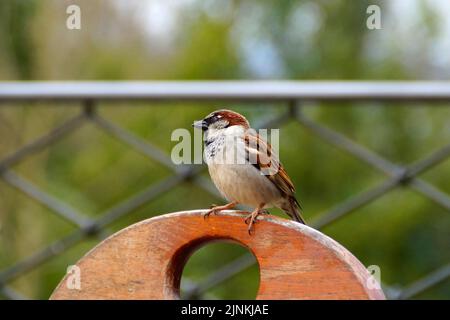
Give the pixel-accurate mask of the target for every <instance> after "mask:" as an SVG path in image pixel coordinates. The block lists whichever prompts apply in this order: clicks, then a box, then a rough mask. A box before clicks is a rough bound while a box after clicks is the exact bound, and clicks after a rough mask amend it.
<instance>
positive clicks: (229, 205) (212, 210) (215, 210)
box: [203, 202, 237, 219]
mask: <svg viewBox="0 0 450 320" xmlns="http://www.w3.org/2000/svg"><path fill="white" fill-rule="evenodd" d="M236 205H237V202H230V203H227V204H225V205H223V206H216V205H214V204H213V205H212V206H211V207H210V209H209V210H208V211H207V212H206V213H204V214H203V218H204V219H206V218H207V217H208V216H209V215H210V214H211V213H214V214H217V213H218V212H220V211H222V210H227V209H233V208H234V207H235V206H236Z"/></svg>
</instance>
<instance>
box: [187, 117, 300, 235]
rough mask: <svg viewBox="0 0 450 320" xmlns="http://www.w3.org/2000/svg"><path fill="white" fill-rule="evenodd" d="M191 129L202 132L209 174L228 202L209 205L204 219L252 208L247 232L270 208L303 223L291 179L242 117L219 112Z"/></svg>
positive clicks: (247, 218)
mask: <svg viewBox="0 0 450 320" xmlns="http://www.w3.org/2000/svg"><path fill="white" fill-rule="evenodd" d="M193 126H194V127H195V128H198V129H201V130H203V131H204V144H205V149H204V158H205V162H206V164H207V165H208V169H209V173H210V175H211V178H212V181H213V182H214V184H215V185H216V187H217V188H218V189H219V191H220V192H221V194H222V195H223V196H224V197H225V198H226V199H227V200H228V201H230V202H229V203H228V204H226V205H222V206H212V207H211V209H210V210H209V211H208V212H207V213H206V214H205V217H206V216H208V215H210V214H211V213H214V214H216V213H217V212H219V211H221V210H226V209H232V208H234V207H235V206H236V205H237V204H244V205H248V206H251V207H254V208H255V209H254V211H253V212H252V213H251V214H249V215H248V216H247V217H246V219H245V223H246V224H248V232H249V233H251V230H252V227H253V224H254V223H255V221H256V218H257V217H258V215H259V214H262V213H267V211H266V210H264V209H265V208H271V207H278V208H281V209H282V210H283V211H284V212H285V213H286V214H287V215H289V216H290V217H291V218H292V219H293V220H295V221H298V222H300V223H303V224H305V221H304V220H303V218H302V216H301V215H300V209H301V207H300V204H299V203H298V201H297V200H296V198H295V195H294V191H295V189H294V185H293V184H292V181H291V179H290V178H289V176H288V175H287V173H286V171H285V170H284V168H283V167H282V165H281V163H280V162H279V160H278V159H277V156H276V155H275V154H273V153H272V148H271V145H270V144H269V143H267V142H266V141H265V140H264V139H262V138H261V137H260V136H259V135H258V134H257V133H256V131H255V130H253V129H251V128H250V124H249V122H248V121H247V119H246V118H245V117H244V116H242V115H241V114H239V113H237V112H234V111H230V110H218V111H214V112H212V113H211V114H209V115H208V116H206V117H205V118H204V119H203V120H199V121H196V122H194V123H193Z"/></svg>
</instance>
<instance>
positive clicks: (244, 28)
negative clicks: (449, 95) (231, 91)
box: [0, 0, 450, 299]
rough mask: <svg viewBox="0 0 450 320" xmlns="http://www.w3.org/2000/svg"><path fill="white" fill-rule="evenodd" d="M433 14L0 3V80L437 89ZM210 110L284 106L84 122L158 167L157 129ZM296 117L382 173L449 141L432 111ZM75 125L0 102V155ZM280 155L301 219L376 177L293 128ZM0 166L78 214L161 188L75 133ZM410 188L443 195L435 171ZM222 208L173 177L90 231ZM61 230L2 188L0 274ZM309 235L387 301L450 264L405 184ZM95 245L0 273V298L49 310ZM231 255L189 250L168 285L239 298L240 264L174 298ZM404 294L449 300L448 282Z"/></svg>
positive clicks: (55, 114)
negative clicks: (420, 85) (425, 85)
mask: <svg viewBox="0 0 450 320" xmlns="http://www.w3.org/2000/svg"><path fill="white" fill-rule="evenodd" d="M70 4H77V5H79V6H80V8H81V23H82V24H81V25H82V28H81V30H68V29H67V28H66V19H67V14H66V8H67V6H68V5H70ZM370 4H378V5H379V6H380V8H381V23H382V29H380V30H369V29H368V28H367V27H366V19H367V17H368V14H367V13H366V9H367V7H368V6H369V5H370ZM449 10H450V2H448V1H447V0H434V1H432V0H429V1H419V0H396V1H343V0H334V1H325V0H323V1H275V0H273V1H272V0H264V1H261V0H259V1H257V0H247V1H237V0H236V1H227V0H178V1H175V0H164V1H162V0H160V1H157V0H146V1H142V0H139V1H138V0H128V1H124V0H122V1H120V0H108V1H106V0H103V1H102V0H86V1H79V0H73V1H60V0H40V1H37V0H34V1H33V0H27V1H24V0H2V1H0V80H2V81H12V80H14V81H15V80H18V81H24V80H26V81H29V80H53V81H60V80H240V79H245V80H263V79H271V80H273V79H279V80H281V79H288V80H450V54H449V52H450V19H449V18H448V12H450V11H449ZM0 86H1V83H0ZM62 106H63V107H62ZM221 107H228V108H231V109H233V110H236V111H238V112H242V113H243V114H245V115H246V116H247V117H248V119H249V120H250V122H251V123H252V124H254V125H255V126H257V125H260V124H263V123H264V122H265V121H268V120H269V119H271V118H273V117H276V116H277V115H279V114H281V113H282V112H284V111H286V108H287V106H286V105H285V104H283V103H270V102H267V103H265V104H264V106H262V105H261V103H244V102H242V103H240V102H233V103H228V104H227V105H224V103H223V102H220V101H217V102H208V103H205V102H202V103H192V102H186V103H184V102H177V103H168V102H166V103H153V102H152V103H148V102H133V103H128V102H114V103H107V102H101V103H99V104H98V113H99V114H100V115H101V116H102V117H104V118H105V119H107V120H108V121H111V122H112V123H114V124H116V125H118V126H120V127H122V128H124V129H126V130H129V131H130V132H132V133H133V134H134V135H136V136H137V137H139V138H141V139H143V140H144V141H147V142H148V143H151V144H152V145H154V146H156V147H158V148H159V149H161V150H163V151H164V152H166V153H168V154H170V151H171V149H172V147H173V146H174V144H175V143H174V142H172V141H171V140H170V135H171V133H172V130H174V129H175V128H188V129H189V130H191V129H190V125H191V123H192V121H193V120H194V119H199V118H201V117H202V116H204V115H206V114H207V113H209V112H210V111H212V110H215V109H218V108H221ZM303 111H304V112H305V114H306V115H307V116H308V117H310V118H311V119H313V120H314V121H317V122H319V123H321V124H324V125H326V126H328V127H331V128H333V129H335V130H337V131H339V132H341V133H342V134H344V135H346V136H347V137H349V138H350V139H352V140H353V141H355V142H357V143H358V144H361V145H364V146H366V147H367V148H368V149H370V150H373V151H374V152H375V153H377V154H379V155H381V156H383V157H385V158H387V159H389V160H390V161H392V162H393V163H398V164H407V163H411V162H414V161H415V160H419V159H421V158H423V157H424V156H426V155H427V154H430V153H431V152H433V151H434V150H437V149H438V148H441V147H444V146H445V145H447V144H448V143H450V108H449V106H448V103H433V104H432V105H431V104H427V103H414V104H413V105H409V104H408V103H395V102H389V103H378V102H377V103H364V102H354V103H350V102H348V103H344V102H339V103H337V102H333V103H314V104H305V105H304V110H303ZM78 113H79V104H77V103H65V104H60V103H19V104H12V103H7V102H4V103H2V104H0V160H1V159H2V158H4V157H6V156H7V155H9V154H11V153H12V152H14V151H15V150H17V149H19V148H20V147H22V146H25V145H27V143H30V142H31V141H33V140H34V139H35V138H36V137H39V136H40V135H43V134H45V133H46V132H48V131H49V130H52V129H53V128H56V127H57V126H58V125H59V124H61V123H62V122H64V121H65V120H67V119H69V118H71V117H73V116H75V115H76V114H78ZM292 145H294V147H292ZM280 154H281V156H280V157H281V160H282V161H283V164H284V166H285V167H286V169H287V171H288V172H289V175H290V176H291V177H292V179H293V181H294V184H295V185H296V186H297V196H298V198H299V199H300V201H301V202H302V203H303V206H304V216H305V218H306V220H307V221H314V220H315V219H317V218H319V217H321V216H322V215H323V214H324V213H325V212H327V211H328V210H329V209H330V208H333V207H334V206H335V205H337V204H339V203H341V202H343V201H346V200H347V199H349V198H351V197H352V196H354V195H357V194H359V193H361V192H362V191H364V190H367V189H369V188H370V187H373V186H375V185H377V184H378V183H380V182H381V181H383V179H385V177H384V176H383V175H382V174H380V173H379V171H378V170H375V169H374V168H373V167H371V166H368V165H367V164H364V163H363V162H361V161H359V160H357V159H355V158H354V157H352V156H350V155H349V154H348V153H345V152H343V151H342V150H339V149H337V148H335V147H333V146H330V145H329V144H327V143H324V142H323V141H322V140H321V139H319V138H318V137H317V136H316V135H314V134H311V132H309V131H307V130H305V129H304V128H303V127H302V126H300V125H299V124H298V123H296V122H295V121H287V122H286V123H285V124H283V126H282V127H281V145H280ZM11 169H12V170H14V172H15V174H17V175H19V176H20V177H23V178H24V179H26V180H27V181H29V182H30V183H32V184H33V185H34V186H35V187H36V188H38V189H39V190H41V191H43V192H45V193H48V194H49V195H51V196H53V197H55V198H57V199H59V200H61V201H63V202H64V203H65V204H67V205H68V206H70V207H72V208H73V209H74V210H76V211H77V212H82V213H83V214H84V215H86V216H87V217H90V218H98V217H99V216H100V215H101V214H102V213H103V212H106V211H107V210H108V209H110V208H113V207H114V206H116V205H117V204H120V203H121V202H122V201H125V200H126V199H129V198H130V197H132V196H133V195H135V194H137V193H139V192H141V191H143V190H145V188H147V187H148V186H149V185H151V184H152V183H155V182H157V181H161V180H163V179H164V178H165V177H167V176H169V175H171V171H170V170H169V169H167V167H164V166H162V165H161V164H159V163H158V162H157V161H150V160H149V159H148V158H147V157H145V156H144V155H142V154H141V153H139V152H136V150H134V149H133V148H130V147H129V146H127V145H125V144H123V143H121V142H119V141H118V140H117V139H114V138H112V137H111V136H110V135H107V134H105V133H104V132H103V131H101V130H99V129H98V128H96V127H95V126H94V125H92V124H90V123H87V124H85V125H83V126H82V127H81V128H80V129H78V130H76V131H74V132H73V133H71V134H69V135H67V136H65V137H64V138H63V139H61V140H59V141H57V142H56V143H55V144H52V145H51V146H49V147H48V148H45V149H43V150H41V151H40V152H37V153H34V154H32V155H30V156H28V157H26V159H25V160H24V161H21V162H20V163H17V164H15V165H14V166H13V167H12V168H11ZM1 175H3V173H1ZM202 175H203V176H204V177H205V179H209V178H208V175H207V173H206V172H205V171H203V173H202ZM421 178H422V179H424V180H425V181H427V182H429V183H431V184H433V185H434V186H436V187H437V188H438V189H439V190H441V191H442V192H445V193H449V192H450V159H447V160H446V161H443V162H442V163H440V164H439V165H438V166H435V167H433V168H432V169H430V170H428V171H426V172H425V173H424V174H422V175H421ZM221 201H222V200H221V199H220V198H217V197H215V196H214V195H211V194H210V193H207V192H206V191H205V190H204V189H202V188H200V187H198V185H195V184H193V183H192V182H190V181H184V182H183V183H181V184H179V185H177V186H176V187H174V188H172V189H171V190H170V191H169V192H165V193H163V194H162V195H160V196H158V197H157V198H156V199H152V201H148V202H147V203H145V204H143V205H142V206H140V207H139V208H138V209H137V210H133V211H132V212H130V213H129V214H126V215H124V216H123V217H121V218H120V219H118V220H117V221H114V223H112V224H111V225H109V226H108V228H107V229H106V232H107V233H111V232H114V231H117V230H120V229H122V228H124V227H126V226H128V225H130V224H132V223H135V222H137V221H140V220H142V219H146V218H149V217H152V216H155V215H159V214H164V213H169V212H175V211H180V210H190V209H197V208H207V207H209V205H210V204H211V203H220V202H221ZM273 213H274V214H279V212H278V211H277V210H274V211H273ZM74 230H76V226H73V225H72V224H70V223H68V222H67V221H65V220H64V219H61V218H60V217H58V216H57V215H55V214H53V213H52V210H50V209H48V208H47V207H46V206H44V205H42V204H41V203H39V202H38V201H35V200H33V199H32V198H30V197H28V196H27V195H25V194H24V193H23V192H21V191H19V190H17V188H14V187H12V186H11V184H9V183H7V182H6V181H5V180H4V179H2V178H0V275H3V276H5V274H6V275H7V274H8V272H9V271H10V270H11V269H10V268H11V267H13V266H16V263H18V262H21V261H23V260H24V259H26V258H27V257H29V256H30V255H33V254H34V253H36V252H40V250H42V249H43V248H47V247H48V246H49V245H50V244H52V243H54V242H55V241H57V240H58V239H60V238H63V237H64V236H66V235H68V234H71V232H74ZM321 231H322V232H324V233H325V234H327V235H329V236H330V237H332V238H334V239H335V240H337V241H338V242H340V243H341V244H342V245H344V246H345V247H346V248H347V249H349V250H350V251H351V252H352V253H353V254H354V255H355V256H356V257H357V258H358V259H359V260H360V261H361V262H362V263H363V264H364V265H366V266H369V265H378V266H380V268H381V279H382V281H383V283H385V284H387V285H389V288H390V290H393V291H392V292H394V293H395V289H396V288H401V287H405V286H408V285H409V284H411V283H413V282H414V281H416V280H418V279H421V278H422V277H423V276H426V275H427V274H430V273H431V272H433V271H434V270H437V269H438V268H439V267H441V266H445V265H448V263H449V261H450V214H449V212H448V211H446V210H445V209H444V208H442V206H439V205H437V204H436V203H434V202H432V201H430V200H429V199H427V198H425V197H423V196H422V195H420V194H418V193H416V192H414V191H412V190H410V189H409V188H396V189H394V190H393V191H391V192H389V193H387V194H385V195H383V196H382V197H379V198H378V199H376V200H375V201H373V202H370V203H368V204H367V205H365V206H362V207H361V208H358V209H357V210H355V211H354V212H352V213H351V214H349V215H347V216H346V217H345V218H343V219H339V220H337V221H335V222H334V223H332V224H330V225H327V226H325V227H324V228H323V229H321ZM100 238H101V237H100ZM100 238H99V237H97V236H92V237H87V238H86V239H83V241H79V242H76V243H74V244H73V245H71V246H69V247H68V248H64V250H60V251H58V248H55V247H50V249H49V250H50V252H53V253H54V254H51V256H52V257H51V259H50V258H49V259H45V260H43V261H41V262H40V263H36V264H35V265H33V267H32V268H28V269H27V270H25V271H24V272H20V274H17V275H15V276H13V277H11V278H10V281H9V280H8V283H7V285H8V287H3V286H2V283H0V287H2V290H0V291H1V293H0V296H1V295H2V298H35V299H36V298H37V299H47V298H48V297H49V295H50V294H51V292H52V290H53V289H54V288H55V286H56V285H57V284H58V282H59V281H60V279H61V278H62V277H63V275H64V274H65V272H66V268H67V266H68V265H71V264H74V263H75V262H76V261H77V260H78V259H79V258H80V257H81V256H82V255H83V254H84V253H86V252H87V251H88V250H89V249H91V248H92V247H93V246H94V245H95V244H96V243H98V242H99V241H100ZM245 253H246V250H245V249H244V248H241V247H239V246H237V245H230V244H222V243H219V244H213V245H208V246H206V247H204V248H202V249H200V250H199V251H198V252H196V253H195V254H194V256H193V257H192V258H191V259H190V260H189V262H188V265H187V266H186V268H185V271H184V273H183V283H182V287H183V288H182V290H183V292H184V293H183V295H184V296H189V297H195V298H219V299H220V298H235V299H245V298H248V299H251V298H254V297H255V295H256V291H257V289H258V268H257V266H256V265H251V264H248V267H246V268H243V270H242V272H239V273H237V274H236V275H234V276H232V277H230V278H227V280H226V281H224V282H221V283H218V284H217V285H214V286H211V288H207V290H205V292H202V294H201V295H198V296H197V295H193V294H192V290H191V291H190V288H192V287H193V286H194V287H195V284H197V283H202V281H203V280H204V279H205V278H207V277H208V275H210V274H211V273H213V272H214V271H216V270H220V268H221V267H223V266H224V265H227V264H228V263H231V262H232V261H234V259H236V258H238V257H240V256H242V255H243V254H245ZM2 272H3V273H2ZM5 272H6V273H5ZM0 279H1V276H0ZM0 282H1V281H0ZM189 294H191V295H189ZM394 296H395V294H394ZM412 298H422V299H433V298H437V299H449V298H450V280H449V277H448V275H447V276H446V277H445V279H444V281H440V282H439V284H437V285H435V286H433V287H432V288H430V289H429V290H425V291H423V292H421V293H420V294H418V295H414V296H413V297H412Z"/></svg>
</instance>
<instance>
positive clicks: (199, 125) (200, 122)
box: [192, 120, 208, 131]
mask: <svg viewBox="0 0 450 320" xmlns="http://www.w3.org/2000/svg"><path fill="white" fill-rule="evenodd" d="M192 126H193V127H194V128H197V129H202V130H203V131H205V130H207V129H208V124H207V123H206V121H205V120H198V121H195V122H194V123H193V124H192Z"/></svg>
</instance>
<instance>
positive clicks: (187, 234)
mask: <svg viewBox="0 0 450 320" xmlns="http://www.w3.org/2000/svg"><path fill="white" fill-rule="evenodd" d="M203 212H204V211H186V212H178V213H172V214H166V215H161V216H158V217H155V218H151V219H148V220H144V221H142V222H139V223H136V224H134V225H132V226H130V227H128V228H125V229H123V230H121V231H119V232H117V233H116V234H114V235H112V236H111V237H109V238H108V239H106V240H104V241H103V242H101V243H100V244H99V245H97V246H96V247H95V248H94V249H92V250H91V251H90V252H88V253H87V254H86V255H85V256H84V257H83V258H82V259H81V260H80V261H78V263H77V264H76V265H77V266H78V267H79V268H80V271H81V290H76V289H68V288H67V285H66V281H68V279H69V277H68V276H65V277H64V278H63V280H62V281H61V283H60V284H59V285H58V287H57V288H56V289H55V291H54V292H53V294H52V296H51V299H179V286H180V278H181V273H182V270H183V267H184V265H185V263H186V261H187V259H188V258H189V257H190V256H191V254H192V253H193V252H194V251H195V250H196V249H198V248H199V247H200V246H202V245H204V244H207V243H209V242H211V241H220V240H225V241H233V242H236V243H238V244H240V245H242V246H244V247H246V248H248V249H249V250H250V251H251V252H252V253H253V255H254V256H255V257H256V260H257V261H258V264H259V269H260V287H259V291H258V295H257V299H384V294H383V292H382V291H381V289H377V288H374V289H371V286H367V285H366V284H368V283H373V282H372V281H373V279H371V277H370V275H369V273H368V272H367V270H366V269H365V268H364V266H363V265H362V264H361V263H360V262H359V261H358V260H357V259H356V258H355V257H354V256H353V255H352V254H351V253H350V252H349V251H347V250H346V249H345V248H344V247H342V246H341V245H339V244H338V243H337V242H336V241H334V240H332V239H331V238H329V237H327V236H325V235H324V234H322V233H320V232H318V231H316V230H314V229H312V228H310V227H307V226H305V225H302V224H299V223H296V222H293V221H289V220H285V219H281V218H278V217H273V216H264V217H260V219H259V220H258V222H257V223H256V225H255V232H254V233H253V234H252V235H249V234H248V232H247V226H246V225H245V224H244V219H243V212H239V211H226V212H222V213H221V214H219V215H216V216H210V217H209V218H207V219H203V216H202V213H203ZM243 285H245V284H243ZM372 287H373V286H372Z"/></svg>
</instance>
